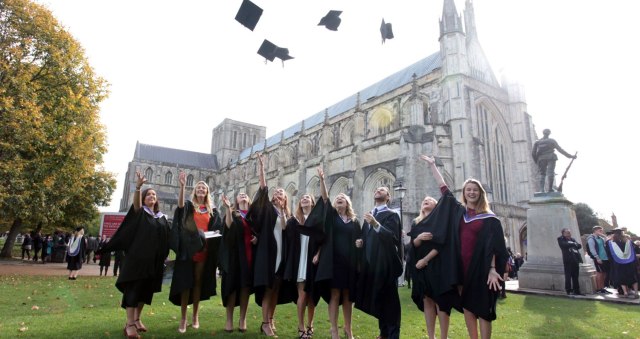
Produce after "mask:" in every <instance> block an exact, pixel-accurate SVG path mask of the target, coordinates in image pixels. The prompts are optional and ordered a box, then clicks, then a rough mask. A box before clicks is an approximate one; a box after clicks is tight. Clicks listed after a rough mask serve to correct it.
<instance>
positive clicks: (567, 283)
mask: <svg viewBox="0 0 640 339" xmlns="http://www.w3.org/2000/svg"><path fill="white" fill-rule="evenodd" d="M563 266H564V289H565V291H567V294H571V293H573V290H572V289H571V267H570V266H571V264H569V263H565V264H564V265H563Z"/></svg>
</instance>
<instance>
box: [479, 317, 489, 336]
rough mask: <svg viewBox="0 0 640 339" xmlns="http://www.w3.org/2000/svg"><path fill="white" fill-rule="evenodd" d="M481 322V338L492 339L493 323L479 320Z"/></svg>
mask: <svg viewBox="0 0 640 339" xmlns="http://www.w3.org/2000/svg"><path fill="white" fill-rule="evenodd" d="M478 319H479V320H480V337H481V338H482V339H491V322H490V321H488V320H484V319H482V318H478Z"/></svg>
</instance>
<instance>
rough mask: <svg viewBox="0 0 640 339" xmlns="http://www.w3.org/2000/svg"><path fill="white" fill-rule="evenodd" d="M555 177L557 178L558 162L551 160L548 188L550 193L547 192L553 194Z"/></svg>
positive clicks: (548, 170) (548, 167)
mask: <svg viewBox="0 0 640 339" xmlns="http://www.w3.org/2000/svg"><path fill="white" fill-rule="evenodd" d="M555 177H556V161H555V160H549V162H548V163H547V180H548V182H547V185H548V186H547V187H548V189H549V190H548V191H547V192H553V182H554V181H555Z"/></svg>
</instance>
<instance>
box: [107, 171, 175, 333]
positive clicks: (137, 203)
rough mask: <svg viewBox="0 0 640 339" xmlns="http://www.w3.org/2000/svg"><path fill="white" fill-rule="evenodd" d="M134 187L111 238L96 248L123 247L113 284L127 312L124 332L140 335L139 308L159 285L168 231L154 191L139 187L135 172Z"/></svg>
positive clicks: (140, 178) (141, 178) (139, 177)
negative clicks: (120, 222) (123, 214)
mask: <svg viewBox="0 0 640 339" xmlns="http://www.w3.org/2000/svg"><path fill="white" fill-rule="evenodd" d="M136 177H137V180H136V190H135V192H134V194H133V205H132V206H131V208H130V209H129V212H127V215H126V216H125V217H124V220H123V221H122V224H121V225H120V227H119V228H118V230H117V231H116V233H115V234H114V235H113V237H112V238H111V240H109V242H108V243H107V245H106V246H104V247H103V248H102V249H101V250H100V251H99V252H100V254H101V255H102V254H106V253H110V252H111V251H116V250H123V251H124V252H125V257H124V260H123V262H122V270H121V271H120V275H119V276H118V280H117V281H116V287H117V288H118V290H120V292H122V304H121V306H122V308H124V309H126V312H127V323H126V325H125V328H124V334H125V335H126V336H127V337H128V338H139V335H138V331H140V332H146V331H147V328H146V327H145V326H144V324H143V323H142V321H141V319H140V317H141V316H142V309H143V307H144V305H145V304H147V305H151V301H152V299H153V294H154V293H156V292H160V291H161V289H162V274H163V272H164V262H165V260H166V258H167V256H168V255H169V231H170V229H171V226H170V224H169V221H168V220H167V217H166V216H165V215H164V214H162V212H160V210H159V206H158V199H157V198H156V192H155V191H154V190H153V189H151V188H147V189H145V190H144V191H142V193H140V188H141V187H142V185H143V184H144V183H145V182H146V181H147V180H146V178H145V177H144V176H142V175H141V174H140V172H136Z"/></svg>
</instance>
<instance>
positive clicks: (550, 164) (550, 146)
mask: <svg viewBox="0 0 640 339" xmlns="http://www.w3.org/2000/svg"><path fill="white" fill-rule="evenodd" d="M542 134H543V137H542V139H539V140H537V141H536V142H535V143H533V150H532V151H531V155H532V156H533V160H534V161H535V162H536V164H537V165H538V172H539V175H540V177H539V178H540V181H539V186H538V189H539V192H553V180H554V176H555V169H556V160H558V156H557V155H556V153H555V152H554V151H555V150H556V149H557V150H558V152H560V153H562V155H564V156H565V157H567V158H569V159H575V158H576V157H577V156H576V155H571V154H569V153H567V152H566V151H565V150H563V149H562V147H560V145H558V143H557V142H556V141H555V140H554V139H552V138H549V134H551V130H549V129H548V128H547V129H545V130H543V131H542Z"/></svg>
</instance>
